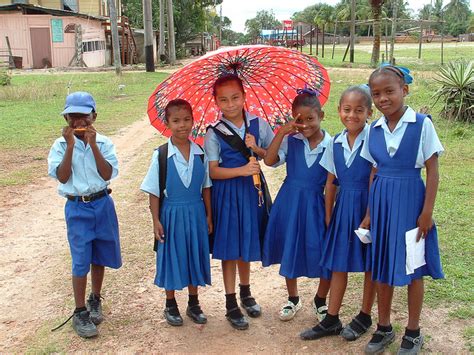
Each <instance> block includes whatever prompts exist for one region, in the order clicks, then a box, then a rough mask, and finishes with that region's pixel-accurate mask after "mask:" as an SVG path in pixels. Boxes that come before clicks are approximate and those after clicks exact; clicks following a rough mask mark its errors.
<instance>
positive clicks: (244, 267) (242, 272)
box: [237, 260, 250, 285]
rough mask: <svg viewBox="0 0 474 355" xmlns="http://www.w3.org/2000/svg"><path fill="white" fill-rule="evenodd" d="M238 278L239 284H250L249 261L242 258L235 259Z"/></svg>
mask: <svg viewBox="0 0 474 355" xmlns="http://www.w3.org/2000/svg"><path fill="white" fill-rule="evenodd" d="M237 266H238V269H239V279H240V284H241V285H250V263H249V262H245V261H242V260H239V261H237Z"/></svg>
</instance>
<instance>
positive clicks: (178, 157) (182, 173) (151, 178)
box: [140, 138, 212, 197]
mask: <svg viewBox="0 0 474 355" xmlns="http://www.w3.org/2000/svg"><path fill="white" fill-rule="evenodd" d="M190 143H191V150H190V152H189V161H187V160H186V159H185V158H184V156H183V154H181V152H180V151H179V149H178V148H177V147H176V146H175V145H173V143H172V142H171V138H170V139H168V158H170V157H173V162H174V164H175V166H176V170H177V171H178V175H179V178H180V179H181V181H182V182H183V185H184V186H185V187H186V188H189V186H190V185H191V180H192V178H193V168H194V156H195V155H200V154H203V151H202V149H201V148H200V147H199V146H198V145H197V144H196V143H194V142H192V141H190ZM158 155H159V153H158V149H155V151H154V152H153V156H152V158H151V164H150V167H149V168H148V173H147V174H146V176H145V178H144V179H143V182H142V184H141V186H140V190H142V191H143V192H146V193H149V194H152V195H155V196H157V197H160V167H159V163H158ZM204 168H205V172H204V179H203V181H202V184H201V191H202V189H203V188H206V187H211V186H212V183H211V179H210V178H209V163H208V160H207V158H206V156H205V155H204ZM164 194H165V196H167V194H166V189H165V191H164Z"/></svg>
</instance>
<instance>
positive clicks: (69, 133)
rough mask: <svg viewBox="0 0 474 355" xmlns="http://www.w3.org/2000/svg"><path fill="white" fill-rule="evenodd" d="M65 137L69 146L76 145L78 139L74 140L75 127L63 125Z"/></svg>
mask: <svg viewBox="0 0 474 355" xmlns="http://www.w3.org/2000/svg"><path fill="white" fill-rule="evenodd" d="M63 137H64V139H65V140H66V143H67V145H68V146H72V147H74V144H75V143H76V141H75V140H74V128H71V127H69V126H66V127H63Z"/></svg>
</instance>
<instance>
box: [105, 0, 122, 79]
mask: <svg viewBox="0 0 474 355" xmlns="http://www.w3.org/2000/svg"><path fill="white" fill-rule="evenodd" d="M107 4H108V5H109V17H110V31H111V32H112V51H113V52H114V66H115V74H117V75H122V63H121V62H120V43H119V36H118V26H117V11H116V9H115V0H107Z"/></svg>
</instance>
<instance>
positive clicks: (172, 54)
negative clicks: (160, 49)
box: [166, 0, 176, 64]
mask: <svg viewBox="0 0 474 355" xmlns="http://www.w3.org/2000/svg"><path fill="white" fill-rule="evenodd" d="M166 7H167V9H168V53H169V59H170V64H174V63H175V62H176V42H175V33H174V12H173V0H167V4H166Z"/></svg>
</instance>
